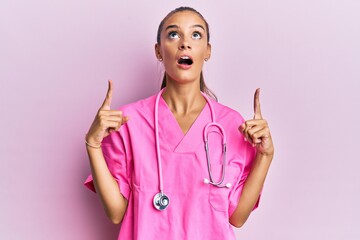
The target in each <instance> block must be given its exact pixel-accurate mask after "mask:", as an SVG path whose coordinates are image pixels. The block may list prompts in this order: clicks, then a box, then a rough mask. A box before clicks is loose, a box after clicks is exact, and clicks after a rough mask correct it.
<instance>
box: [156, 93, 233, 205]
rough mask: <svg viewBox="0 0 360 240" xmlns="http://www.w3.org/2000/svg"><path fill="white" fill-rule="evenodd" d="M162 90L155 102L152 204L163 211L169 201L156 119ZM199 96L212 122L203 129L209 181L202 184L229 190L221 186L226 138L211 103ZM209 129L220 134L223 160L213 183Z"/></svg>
mask: <svg viewBox="0 0 360 240" xmlns="http://www.w3.org/2000/svg"><path fill="white" fill-rule="evenodd" d="M164 90H165V88H163V89H161V90H160V92H159V93H158V95H157V96H156V100H155V141H156V154H157V159H158V171H159V183H160V192H159V193H157V194H156V195H155V196H154V199H153V203H154V207H155V208H156V209H157V210H164V209H165V208H166V207H167V206H169V204H170V199H169V197H168V196H167V195H166V194H165V193H164V188H163V179H162V167H161V154H160V143H159V119H158V117H159V100H160V97H161V94H162V93H163V91H164ZM201 94H202V95H203V96H204V98H205V100H206V101H207V103H208V105H209V107H210V112H211V121H212V122H210V123H208V124H207V125H206V126H205V128H204V144H205V152H206V161H207V167H208V172H209V178H210V179H207V178H204V183H206V184H211V185H213V186H216V187H219V188H223V187H227V188H230V187H231V183H226V184H225V185H222V183H223V181H224V179H225V168H226V137H225V131H224V129H223V127H222V126H221V125H220V124H218V123H216V121H215V112H214V108H213V106H212V103H211V101H210V99H209V98H208V97H207V96H206V95H205V94H204V93H203V92H201ZM210 127H216V128H218V129H219V130H220V134H221V136H222V156H223V159H222V167H221V179H220V181H218V182H215V181H214V179H213V176H212V171H211V166H210V156H209V144H208V142H209V141H208V135H209V128H210Z"/></svg>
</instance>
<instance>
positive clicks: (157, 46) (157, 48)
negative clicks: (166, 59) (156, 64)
mask: <svg viewBox="0 0 360 240" xmlns="http://www.w3.org/2000/svg"><path fill="white" fill-rule="evenodd" d="M155 56H156V58H157V59H158V60H160V59H162V56H161V53H160V45H159V44H158V43H155Z"/></svg>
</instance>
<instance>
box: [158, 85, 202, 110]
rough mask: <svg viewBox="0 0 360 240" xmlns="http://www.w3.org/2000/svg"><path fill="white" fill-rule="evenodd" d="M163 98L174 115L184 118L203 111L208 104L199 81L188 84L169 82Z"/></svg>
mask: <svg viewBox="0 0 360 240" xmlns="http://www.w3.org/2000/svg"><path fill="white" fill-rule="evenodd" d="M162 97H163V98H164V100H165V102H166V103H167V105H168V106H169V108H170V109H171V111H172V112H173V113H175V114H177V115H183V116H184V115H187V114H189V113H191V112H193V111H198V110H199V109H202V108H203V107H204V106H205V104H206V100H205V98H204V97H203V96H202V94H201V92H200V86H199V82H197V81H196V82H193V83H188V84H176V83H174V82H173V81H167V83H166V89H165V91H164V92H163V94H162Z"/></svg>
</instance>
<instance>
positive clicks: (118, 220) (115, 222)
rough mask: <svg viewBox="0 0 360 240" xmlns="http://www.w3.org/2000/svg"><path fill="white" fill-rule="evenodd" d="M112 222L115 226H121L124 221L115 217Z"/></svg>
mask: <svg viewBox="0 0 360 240" xmlns="http://www.w3.org/2000/svg"><path fill="white" fill-rule="evenodd" d="M110 220H111V222H112V223H113V224H120V223H121V220H122V219H121V218H114V217H113V218H110Z"/></svg>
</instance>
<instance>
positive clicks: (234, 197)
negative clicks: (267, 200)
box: [229, 141, 262, 216]
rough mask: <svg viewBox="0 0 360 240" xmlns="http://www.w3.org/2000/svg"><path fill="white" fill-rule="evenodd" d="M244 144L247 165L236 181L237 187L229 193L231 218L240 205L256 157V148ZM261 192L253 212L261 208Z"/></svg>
mask: <svg viewBox="0 0 360 240" xmlns="http://www.w3.org/2000/svg"><path fill="white" fill-rule="evenodd" d="M243 144H245V151H244V155H243V156H244V159H245V163H244V165H243V166H244V167H243V168H244V170H243V171H242V173H241V174H239V176H238V178H237V180H236V184H235V186H234V187H233V188H232V190H231V191H230V193H229V198H230V199H229V216H231V215H232V214H233V212H234V211H235V209H236V207H237V205H238V203H239V200H240V196H241V193H242V190H243V187H244V184H245V181H246V179H247V177H248V175H249V173H250V170H251V166H252V163H253V161H254V159H255V156H256V148H254V147H253V146H252V145H251V144H250V143H248V142H245V141H243ZM261 192H262V191H261ZM261 192H260V195H259V198H258V200H257V202H256V203H255V205H254V208H253V210H255V209H256V208H257V207H258V206H259V201H260V197H261Z"/></svg>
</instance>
